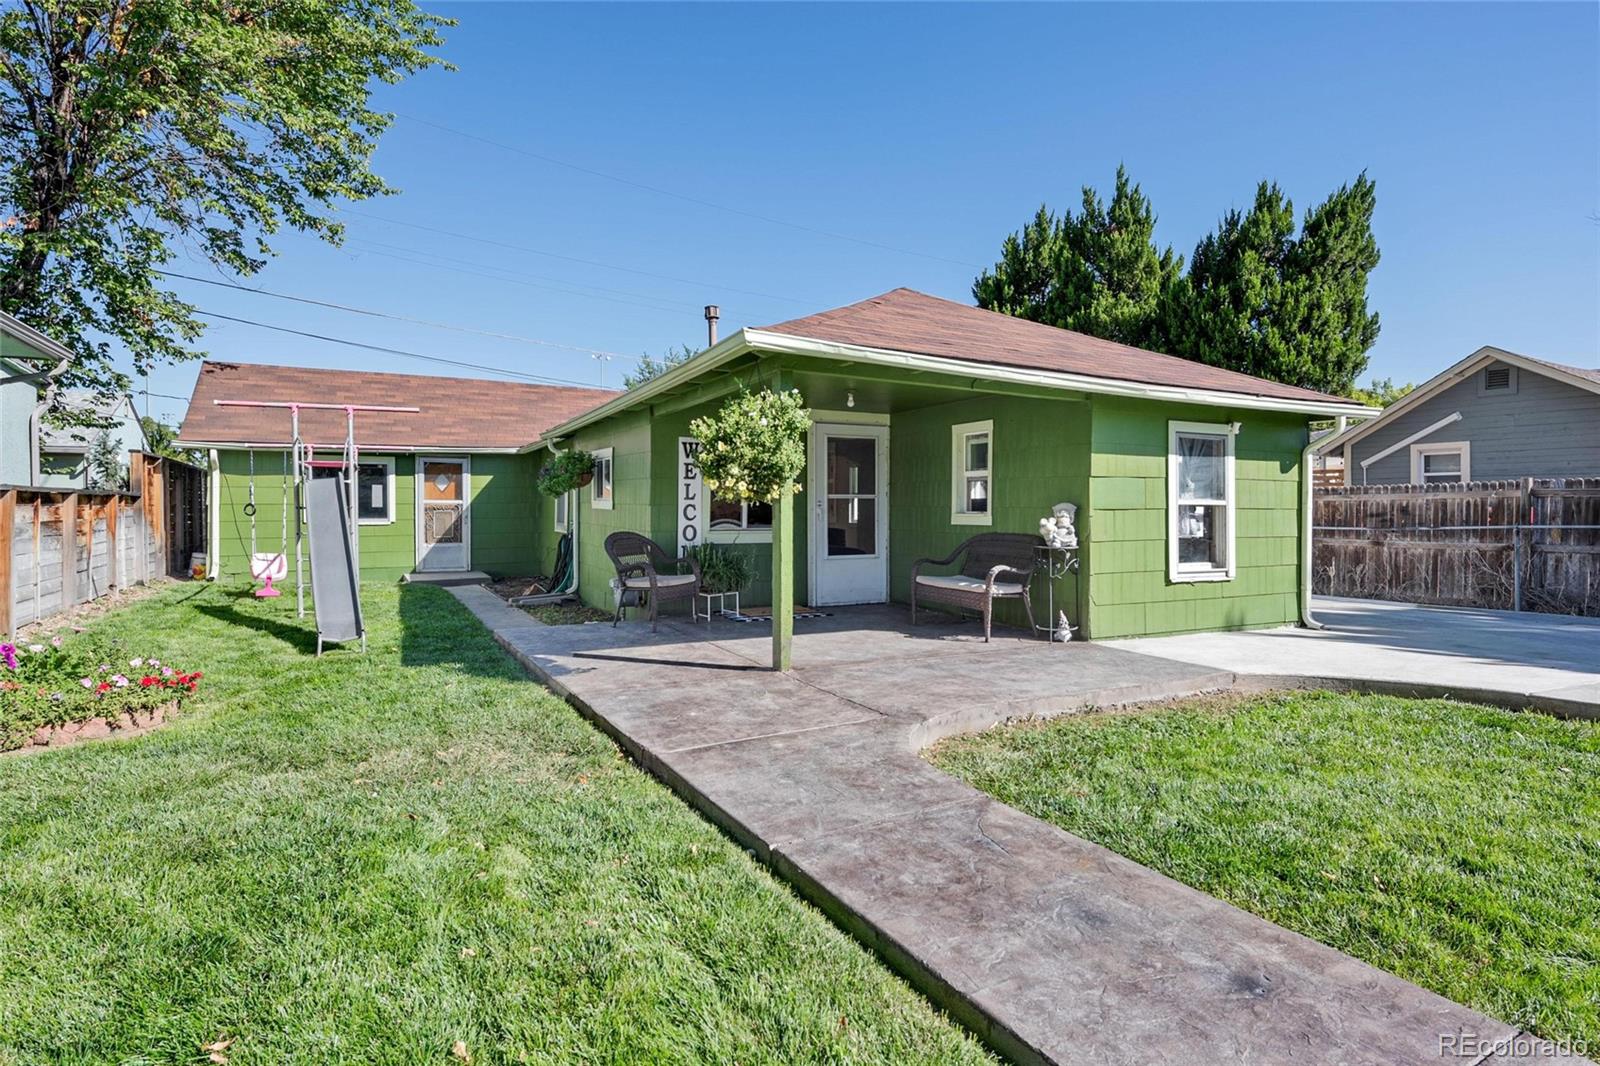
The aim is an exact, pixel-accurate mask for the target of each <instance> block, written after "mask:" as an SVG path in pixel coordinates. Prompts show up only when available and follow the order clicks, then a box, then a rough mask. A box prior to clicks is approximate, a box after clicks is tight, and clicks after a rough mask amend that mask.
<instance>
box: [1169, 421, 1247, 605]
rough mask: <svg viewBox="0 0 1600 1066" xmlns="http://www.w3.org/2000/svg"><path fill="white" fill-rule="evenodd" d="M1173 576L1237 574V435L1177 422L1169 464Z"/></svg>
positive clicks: (1178, 578) (1195, 577) (1208, 577)
mask: <svg viewBox="0 0 1600 1066" xmlns="http://www.w3.org/2000/svg"><path fill="white" fill-rule="evenodd" d="M1167 471H1168V479H1169V482H1170V484H1169V485H1168V511H1169V513H1168V538H1169V541H1170V543H1169V559H1170V566H1169V569H1170V576H1171V578H1172V579H1173V580H1174V581H1184V580H1191V581H1192V580H1218V579H1224V578H1228V577H1232V576H1233V570H1234V565H1233V510H1234V501H1233V492H1234V488H1233V431H1232V429H1231V427H1229V426H1225V425H1223V426H1209V425H1198V424H1194V423H1173V424H1172V428H1171V441H1170V449H1169V453H1168V460H1167Z"/></svg>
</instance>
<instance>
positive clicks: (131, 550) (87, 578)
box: [0, 452, 204, 637]
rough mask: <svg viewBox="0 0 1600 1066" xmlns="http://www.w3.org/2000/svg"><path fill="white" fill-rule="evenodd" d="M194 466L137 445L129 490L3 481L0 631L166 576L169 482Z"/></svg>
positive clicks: (170, 510)
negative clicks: (152, 453) (141, 450)
mask: <svg viewBox="0 0 1600 1066" xmlns="http://www.w3.org/2000/svg"><path fill="white" fill-rule="evenodd" d="M192 470H193V468H191V467H187V466H186V465H185V464H182V463H174V462H172V461H171V460H165V459H160V458H158V457H156V456H146V455H143V454H140V453H137V452H136V453H134V456H133V462H132V464H131V468H130V470H129V479H128V480H129V485H130V486H131V489H130V491H128V492H100V491H93V490H89V489H83V490H74V489H49V488H38V487H15V486H7V487H0V634H4V635H6V636H8V637H9V636H11V635H14V634H15V633H16V631H17V630H18V629H19V628H20V627H22V626H25V625H27V624H29V623H30V622H37V621H42V620H44V619H47V618H50V617H52V616H53V615H56V614H60V613H61V612H62V611H65V610H67V609H68V608H71V607H74V606H77V605H78V604H80V603H87V602H89V601H90V600H94V599H97V598H98V597H100V596H104V595H105V594H106V593H107V592H110V591H111V590H112V589H115V588H122V587H126V586H129V585H136V584H143V583H145V582H148V581H151V580H153V579H155V578H159V577H165V576H167V574H168V573H169V562H168V560H169V550H170V541H171V539H172V538H171V537H169V527H168V522H169V516H170V515H171V514H172V513H173V508H172V507H171V506H169V500H168V492H167V488H168V483H169V481H171V480H173V479H174V478H175V477H178V472H179V471H192ZM187 478H188V475H187V474H183V475H182V476H181V478H179V479H180V480H184V479H187ZM184 484H185V489H184V491H185V492H186V493H188V494H189V497H190V498H189V499H188V500H187V501H186V502H185V504H184V506H183V507H182V508H179V509H178V510H179V512H180V513H185V512H186V509H188V508H191V507H192V505H193V499H192V496H193V490H192V488H190V487H188V483H187V480H184ZM202 509H203V504H202ZM185 517H186V518H187V517H188V516H187V514H185ZM199 528H201V529H203V528H204V521H203V519H202V520H201V521H200V522H199ZM180 535H183V536H187V535H188V534H187V533H185V532H184V531H182V530H180Z"/></svg>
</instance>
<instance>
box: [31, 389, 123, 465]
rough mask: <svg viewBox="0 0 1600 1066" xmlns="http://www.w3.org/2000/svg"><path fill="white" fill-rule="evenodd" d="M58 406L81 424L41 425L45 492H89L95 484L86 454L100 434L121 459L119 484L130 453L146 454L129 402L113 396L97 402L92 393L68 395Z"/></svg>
mask: <svg viewBox="0 0 1600 1066" xmlns="http://www.w3.org/2000/svg"><path fill="white" fill-rule="evenodd" d="M59 406H60V407H61V408H62V409H63V410H65V411H68V412H71V413H73V414H74V415H76V416H77V417H78V418H80V419H82V420H83V423H84V424H82V425H70V426H55V425H50V424H49V423H48V422H47V423H45V424H44V425H43V426H42V427H41V429H40V434H39V480H38V482H37V483H38V484H40V485H43V486H45V487H46V488H52V489H54V488H80V489H81V488H91V487H93V486H94V485H95V484H96V483H97V482H96V479H95V477H94V471H92V470H91V469H90V467H89V452H90V449H91V448H93V446H94V444H95V442H96V441H97V440H98V439H99V437H100V436H101V434H107V435H109V437H110V441H111V444H112V446H113V447H114V448H115V449H116V451H117V454H118V455H119V456H120V457H121V464H122V472H123V474H124V480H123V482H122V483H123V484H126V474H127V472H128V466H129V463H130V462H131V458H130V457H131V453H133V452H136V451H148V450H149V448H148V446H147V445H146V443H145V437H144V427H143V426H142V425H140V423H139V413H138V412H137V411H136V410H135V409H134V406H133V400H131V399H130V398H128V397H127V396H116V397H113V398H111V399H110V400H101V399H97V398H96V397H95V395H94V394H93V393H88V392H68V393H65V394H63V395H62V396H61V397H60V404H59Z"/></svg>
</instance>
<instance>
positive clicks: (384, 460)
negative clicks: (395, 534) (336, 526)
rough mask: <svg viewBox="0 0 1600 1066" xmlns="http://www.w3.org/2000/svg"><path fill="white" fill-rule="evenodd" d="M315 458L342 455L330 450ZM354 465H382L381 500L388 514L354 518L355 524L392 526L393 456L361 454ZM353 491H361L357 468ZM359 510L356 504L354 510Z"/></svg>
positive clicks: (339, 457) (330, 457)
mask: <svg viewBox="0 0 1600 1066" xmlns="http://www.w3.org/2000/svg"><path fill="white" fill-rule="evenodd" d="M315 458H317V459H318V461H319V462H320V461H321V460H322V459H342V458H343V456H340V455H335V454H333V453H332V452H329V453H327V454H326V455H323V456H320V457H315ZM356 465H357V466H358V467H361V466H380V465H381V466H383V467H384V477H383V502H384V509H385V510H386V511H387V512H388V515H387V516H386V517H384V518H358V519H356V525H358V526H392V525H394V456H392V455H391V456H379V457H377V458H372V457H371V456H366V455H363V456H361V457H359V458H358V459H357V460H356ZM355 491H356V492H358V493H359V492H360V491H361V474H360V471H359V470H358V471H357V472H356V484H355ZM360 510H361V508H360V506H359V505H358V506H357V508H356V512H357V513H358V514H359V513H360Z"/></svg>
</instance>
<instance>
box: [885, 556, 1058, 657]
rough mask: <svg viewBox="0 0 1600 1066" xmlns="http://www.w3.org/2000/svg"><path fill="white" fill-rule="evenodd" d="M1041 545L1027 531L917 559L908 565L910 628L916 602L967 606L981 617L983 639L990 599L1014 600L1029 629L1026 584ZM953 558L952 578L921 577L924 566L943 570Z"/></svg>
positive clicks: (1030, 614) (990, 613)
mask: <svg viewBox="0 0 1600 1066" xmlns="http://www.w3.org/2000/svg"><path fill="white" fill-rule="evenodd" d="M1043 543H1044V540H1043V538H1041V537H1039V536H1038V535H1036V534H1033V533H979V534H978V535H977V536H975V537H970V538H968V539H967V540H966V541H964V542H963V543H962V545H961V546H960V547H959V548H957V549H956V550H955V551H953V552H951V553H950V554H949V555H947V556H945V557H944V558H943V559H918V560H917V561H916V562H915V563H912V564H911V624H912V625H916V624H917V601H918V600H921V601H922V602H923V603H925V604H926V603H941V604H944V605H945V606H947V607H969V608H971V609H972V610H974V611H981V612H982V613H983V639H984V642H985V643H987V642H988V640H989V631H990V624H991V621H992V619H993V615H994V601H995V600H1004V599H1020V600H1021V601H1022V607H1023V609H1024V610H1025V611H1027V612H1028V624H1029V626H1030V627H1031V626H1032V625H1033V602H1032V601H1031V600H1030V599H1029V598H1028V583H1029V582H1030V581H1032V580H1033V571H1034V567H1035V566H1036V565H1037V558H1036V556H1035V555H1034V549H1035V548H1037V547H1039V546H1040V545H1042V544H1043ZM958 560H959V565H958V566H957V568H956V572H955V573H954V574H924V573H923V572H922V568H923V567H924V566H949V565H951V564H952V563H956V562H957V561H958Z"/></svg>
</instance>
